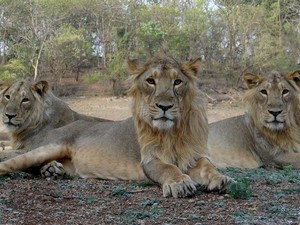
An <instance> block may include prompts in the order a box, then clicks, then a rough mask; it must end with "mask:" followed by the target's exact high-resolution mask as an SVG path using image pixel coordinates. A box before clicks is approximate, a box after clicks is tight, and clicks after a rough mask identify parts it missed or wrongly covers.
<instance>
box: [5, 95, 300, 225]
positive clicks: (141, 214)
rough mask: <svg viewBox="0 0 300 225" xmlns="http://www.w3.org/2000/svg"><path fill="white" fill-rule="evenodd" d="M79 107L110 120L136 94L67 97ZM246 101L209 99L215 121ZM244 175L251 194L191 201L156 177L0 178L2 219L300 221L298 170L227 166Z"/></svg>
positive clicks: (29, 224)
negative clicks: (170, 193)
mask: <svg viewBox="0 0 300 225" xmlns="http://www.w3.org/2000/svg"><path fill="white" fill-rule="evenodd" d="M65 100H66V101H67V102H68V103H69V105H70V106H71V108H73V109H74V110H76V111H78V112H81V113H84V114H87V115H93V116H99V117H103V118H107V119H113V120H121V119H124V118H127V117H129V116H130V99H128V98H111V97H106V98H101V97H80V98H68V99H65ZM244 112H245V106H244V105H243V104H242V103H240V101H235V100H231V99H229V100H226V101H225V102H221V103H218V104H215V103H209V104H208V118H209V121H210V122H213V121H217V120H220V119H224V118H227V117H231V116H234V115H239V114H243V113H244ZM222 172H223V173H226V174H228V175H230V176H232V177H235V178H236V179H245V180H246V181H247V182H249V184H250V187H249V188H250V189H251V190H252V194H250V195H249V196H248V197H247V198H246V199H235V198H233V197H232V196H231V195H229V194H219V193H214V192H213V193H206V192H203V191H201V190H199V191H198V192H197V194H196V195H195V196H193V197H190V198H185V199H174V198H163V197H162V190H161V188H160V187H158V186H156V185H154V184H152V183H151V182H147V181H142V182H136V181H107V180H97V179H88V180H83V179H78V178H68V177H66V178H65V179H62V180H51V181H47V180H43V179H41V178H40V177H37V176H33V175H29V174H26V173H15V174H11V175H8V176H4V177H1V178H0V224H1V225H2V224H7V225H10V224H11V225H14V224H18V225H19V224H26V225H37V224H43V225H50V224H51V225H54V224H57V225H60V224H70V225H76V224H82V225H88V224H91V225H92V224H165V225H167V224H193V225H202V224H203V225H204V224H205V225H216V224H217V225H219V224H224V225H227V224H257V225H260V224H268V225H269V224H270V225H273V224H274V225H278V224H282V225H286V224H292V225H296V224H300V188H299V187H300V186H299V184H300V174H299V171H297V170H293V169H291V168H287V169H285V170H281V171H279V170H275V169H268V170H266V169H262V168H260V169H255V170H245V171H242V170H235V169H228V170H223V171H222Z"/></svg>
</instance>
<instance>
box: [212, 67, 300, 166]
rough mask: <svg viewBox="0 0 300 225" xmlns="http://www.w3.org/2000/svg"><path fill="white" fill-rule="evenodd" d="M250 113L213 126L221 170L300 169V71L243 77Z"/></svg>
mask: <svg viewBox="0 0 300 225" xmlns="http://www.w3.org/2000/svg"><path fill="white" fill-rule="evenodd" d="M243 80H244V82H245V84H246V86H247V87H248V91H247V92H246V93H245V101H246V102H247V103H248V106H249V110H248V113H246V114H245V115H242V116H238V117H233V118H229V119H226V120H222V121H219V122H215V123H212V124H210V125H209V138H208V145H209V150H210V154H211V157H212V160H213V162H214V163H215V165H217V167H220V168H222V167H238V168H257V167H260V166H272V167H279V168H282V167H284V166H287V165H291V166H293V167H294V168H297V169H300V96H299V95H300V71H295V72H292V73H290V74H287V75H285V76H282V75H281V74H280V73H279V72H276V71H273V72H271V73H270V74H268V76H260V75H255V74H250V73H245V74H244V75H243Z"/></svg>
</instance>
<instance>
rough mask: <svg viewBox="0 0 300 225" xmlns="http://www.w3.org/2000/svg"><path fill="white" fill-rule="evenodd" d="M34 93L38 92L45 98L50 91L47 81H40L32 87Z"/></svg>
mask: <svg viewBox="0 0 300 225" xmlns="http://www.w3.org/2000/svg"><path fill="white" fill-rule="evenodd" d="M31 89H32V90H33V91H36V92H37V93H38V94H39V95H40V96H44V94H45V93H46V92H47V91H48V90H49V83H48V82H47V81H45V80H41V81H38V82H36V83H34V84H33V85H32V86H31Z"/></svg>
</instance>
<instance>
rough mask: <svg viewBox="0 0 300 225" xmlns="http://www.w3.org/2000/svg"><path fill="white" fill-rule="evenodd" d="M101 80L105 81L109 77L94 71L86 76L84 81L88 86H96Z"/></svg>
mask: <svg viewBox="0 0 300 225" xmlns="http://www.w3.org/2000/svg"><path fill="white" fill-rule="evenodd" d="M101 79H105V80H106V79H108V75H106V74H102V73H99V72H97V71H93V72H91V73H89V74H87V75H85V77H84V78H83V81H84V82H85V83H87V84H94V83H96V82H98V81H99V80H101Z"/></svg>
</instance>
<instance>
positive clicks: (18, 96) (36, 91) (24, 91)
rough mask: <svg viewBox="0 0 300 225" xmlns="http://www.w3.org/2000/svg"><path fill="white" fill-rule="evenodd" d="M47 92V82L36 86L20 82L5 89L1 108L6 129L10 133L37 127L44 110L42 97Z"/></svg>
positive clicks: (2, 92) (41, 82)
mask: <svg viewBox="0 0 300 225" xmlns="http://www.w3.org/2000/svg"><path fill="white" fill-rule="evenodd" d="M47 90H48V83H47V82H46V81H40V82H37V83H35V84H29V83H27V82H25V81H19V82H15V83H14V84H12V85H11V86H8V87H5V88H3V89H2V91H1V103H0V108H1V116H2V122H3V124H4V125H5V127H6V128H7V129H8V130H9V131H10V132H18V131H21V130H23V129H25V128H27V127H29V126H36V121H37V120H38V119H39V118H40V114H41V113H42V110H43V103H42V97H43V95H44V93H45V92H46V91H47Z"/></svg>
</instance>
